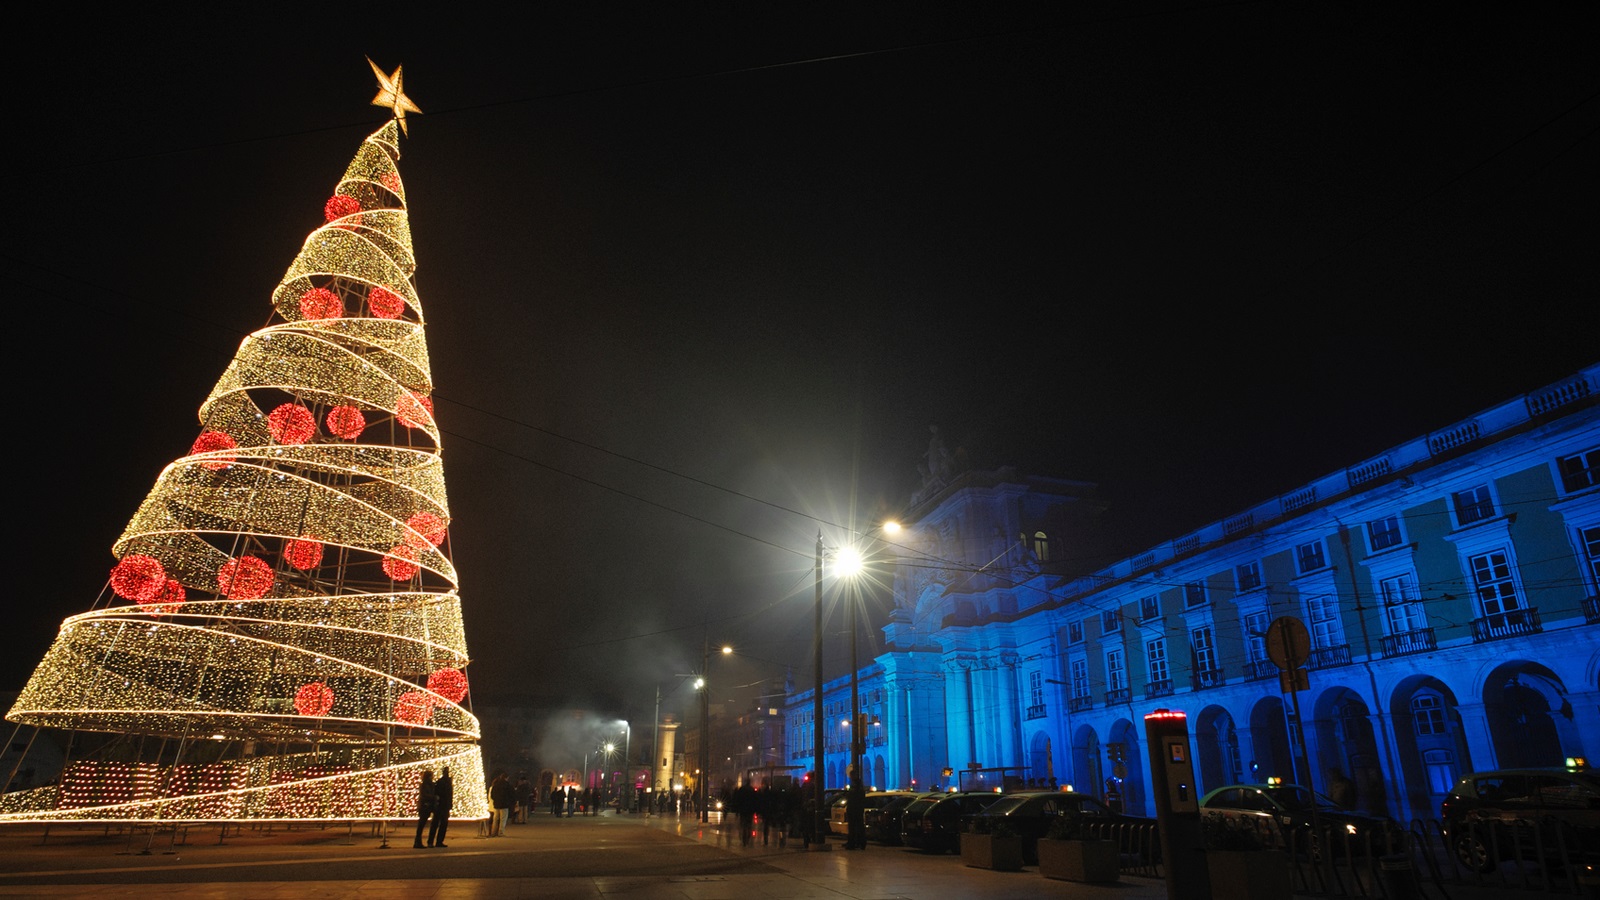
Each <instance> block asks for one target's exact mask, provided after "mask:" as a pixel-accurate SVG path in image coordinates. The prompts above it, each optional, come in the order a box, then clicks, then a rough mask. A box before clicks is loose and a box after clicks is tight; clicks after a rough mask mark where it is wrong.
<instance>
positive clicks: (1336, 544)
mask: <svg viewBox="0 0 1600 900" xmlns="http://www.w3.org/2000/svg"><path fill="white" fill-rule="evenodd" d="M1597 400H1600V365H1597V366H1594V367H1590V368H1588V369H1585V370H1584V371H1583V372H1581V373H1579V374H1578V375H1576V376H1574V377H1572V378H1570V379H1567V380H1564V381H1562V382H1560V383H1557V384H1554V385H1551V386H1549V387H1548V388H1545V389H1544V390H1540V391H1536V392H1534V393H1531V394H1528V395H1526V396H1522V397H1517V398H1513V399H1511V400H1508V401H1506V402H1505V403H1502V404H1500V405H1498V406H1495V407H1493V408H1490V409H1487V410H1484V411H1482V412H1480V413H1478V414H1477V415H1474V416H1472V417H1471V418H1469V419H1467V420H1465V421H1462V422H1457V423H1455V424H1453V425H1450V426H1448V427H1446V428H1443V429H1440V430H1438V431H1434V432H1430V433H1428V434H1425V435H1422V436H1420V437H1418V438H1416V439H1414V440H1411V441H1409V442H1407V443H1404V444H1402V445H1400V446H1398V447H1394V448H1392V449H1390V450H1387V451H1385V452H1383V453H1380V454H1378V455H1376V456H1373V457H1371V458H1368V459H1364V460H1359V461H1355V462H1354V463H1353V464H1352V465H1351V466H1350V467H1349V468H1346V469H1343V470H1341V471H1338V472H1333V473H1330V474H1328V475H1327V476H1324V477H1323V478H1320V479H1318V480H1316V481H1314V482H1312V483H1310V484H1306V485H1301V486H1299V487H1296V488H1294V489H1292V490H1289V491H1286V492H1285V493H1283V494H1281V495H1279V496H1277V497H1275V498H1273V499H1271V500H1269V501H1267V502H1265V503H1261V504H1258V505H1256V506H1254V507H1251V508H1249V509H1244V510H1241V511H1240V512H1239V513H1237V514H1235V515H1232V516H1229V517H1228V518H1226V519H1224V520H1222V521H1220V522H1215V523H1212V524H1211V525H1208V526H1206V527H1204V528H1201V529H1199V530H1197V531H1194V532H1192V533H1189V534H1186V535H1182V536H1179V537H1176V538H1174V539H1172V540H1170V541H1167V542H1164V543H1162V544H1160V545H1158V546H1156V547H1152V548H1150V549H1148V550H1146V551H1144V552H1142V553H1139V554H1137V555H1135V556H1132V557H1130V558H1127V559H1123V560H1121V561H1119V562H1117V563H1116V564H1114V565H1111V566H1109V567H1106V568H1104V569H1102V570H1100V571H1096V572H1089V573H1084V572H1074V571H1072V570H1071V568H1070V566H1069V565H1066V564H1065V562H1066V561H1070V560H1071V559H1073V558H1076V557H1078V556H1079V554H1080V552H1081V548H1082V547H1083V546H1084V545H1085V542H1086V541H1088V540H1090V539H1091V538H1092V537H1093V535H1092V512H1093V510H1094V501H1093V499H1092V493H1091V492H1090V490H1089V486H1087V485H1082V484H1081V483H1074V482H1063V481H1053V480H1049V479H1040V478H1031V477H1026V476H1024V475H1021V474H1019V473H1017V472H1015V471H1013V470H1010V469H1000V470H996V471H987V472H980V471H957V470H955V469H954V468H952V467H951V466H950V465H948V460H947V461H946V464H945V465H942V466H934V465H931V464H930V467H929V468H928V470H925V472H924V477H925V479H926V480H927V483H926V484H925V486H924V489H923V490H922V491H921V492H920V493H919V495H918V496H917V497H915V498H914V499H913V504H912V507H913V508H912V509H911V511H910V514H909V517H908V519H907V520H906V521H905V523H904V524H905V525H906V526H907V530H906V531H904V532H902V534H901V536H899V537H897V538H896V540H895V542H894V543H895V544H896V545H899V546H900V547H903V548H909V549H908V550H898V551H895V552H898V553H899V556H898V558H897V559H896V562H895V575H894V601H895V609H894V611H893V613H892V615H891V616H890V619H889V622H888V624H887V625H886V626H885V627H884V637H885V649H884V651H883V652H882V653H881V654H880V655H878V656H877V657H876V658H875V659H873V660H872V661H871V662H870V663H868V664H867V665H865V666H864V667H863V668H862V669H861V671H860V672H859V679H860V696H861V701H862V709H861V710H860V712H862V713H863V714H865V715H866V716H867V721H868V722H869V723H873V724H871V725H870V726H869V727H871V728H872V731H871V732H870V733H869V735H868V738H867V747H866V750H867V752H866V771H867V774H868V781H869V782H870V783H872V784H874V785H876V786H879V787H909V786H911V785H913V784H915V785H916V786H917V787H927V786H933V785H942V784H945V783H954V782H955V781H956V779H957V777H959V776H958V775H957V774H952V775H949V776H946V775H944V774H943V773H944V771H945V770H946V769H950V770H963V769H969V770H976V769H985V770H998V769H1006V770H1008V773H1007V774H1010V775H1013V776H1015V777H1017V778H1020V779H1022V780H1023V781H1024V782H1028V781H1031V782H1033V783H1036V784H1045V785H1052V784H1054V785H1067V784H1071V785H1073V786H1074V787H1075V788H1076V789H1077V790H1080V791H1084V792H1088V793H1093V794H1096V795H1099V796H1102V797H1111V796H1113V795H1114V796H1115V799H1119V800H1120V801H1121V802H1122V804H1123V805H1124V806H1125V807H1126V808H1127V809H1128V810H1129V811H1130V812H1144V813H1147V814H1153V813H1154V808H1153V806H1152V805H1151V800H1150V787H1149V779H1148V776H1147V773H1146V769H1147V768H1148V762H1147V756H1146V752H1147V751H1146V747H1145V745H1144V740H1143V734H1144V732H1143V717H1144V716H1145V715H1146V714H1147V713H1149V712H1151V711H1153V710H1155V709H1158V708H1168V709H1174V710H1182V711H1184V712H1186V713H1187V716H1188V724H1189V729H1190V733H1191V740H1192V743H1193V747H1194V752H1195V762H1196V772H1197V775H1198V777H1199V780H1200V786H1199V787H1200V790H1201V791H1204V790H1208V789H1210V788H1213V787H1216V786H1218V785H1221V784H1227V783H1232V782H1240V781H1243V782H1259V781H1264V780H1265V779H1266V778H1267V777H1269V776H1281V777H1283V778H1284V779H1286V780H1291V781H1299V782H1302V783H1309V784H1310V785H1311V786H1312V787H1314V788H1316V789H1318V790H1321V791H1324V792H1326V786H1327V780H1328V779H1329V777H1330V770H1334V769H1337V770H1338V771H1339V772H1340V773H1342V774H1343V775H1345V776H1347V777H1349V778H1350V779H1352V780H1353V781H1354V782H1355V784H1356V800H1355V803H1356V805H1357V806H1359V807H1362V808H1365V809H1369V810H1373V811H1382V812H1387V813H1388V814H1390V815H1393V816H1395V817H1397V818H1400V819H1410V818H1413V817H1422V816H1426V817H1436V816H1437V815H1438V810H1439V801H1440V799H1441V798H1442V796H1443V794H1444V793H1445V791H1446V790H1448V788H1449V787H1450V785H1451V784H1452V783H1453V782H1454V780H1455V779H1456V778H1457V777H1458V776H1459V775H1461V774H1464V773H1466V772H1470V771H1473V770H1483V769H1489V768H1501V767H1508V766H1522V765H1559V764H1561V763H1562V762H1563V760H1564V759H1565V758H1567V757H1576V756H1587V757H1590V758H1596V757H1600V689H1597V682H1600V601H1597V599H1596V598H1597V595H1600V406H1597ZM933 455H934V451H933V450H932V449H930V462H931V461H932V458H933ZM890 549H893V548H892V547H891V548H890ZM1291 620H1292V622H1291ZM1300 627H1303V628H1304V629H1305V635H1306V642H1305V643H1306V648H1307V652H1306V654H1305V656H1306V659H1305V670H1306V673H1305V683H1304V685H1303V687H1302V689H1299V690H1296V691H1285V690H1283V689H1282V686H1281V685H1280V670H1279V668H1278V666H1277V665H1276V664H1275V663H1274V662H1273V661H1272V659H1271V658H1270V655H1269V650H1270V649H1271V648H1272V647H1273V645H1274V644H1275V643H1282V644H1283V646H1285V647H1288V648H1291V649H1292V648H1293V647H1294V646H1295V645H1296V641H1294V640H1287V641H1286V640H1284V635H1285V634H1292V630H1294V629H1298V628H1300ZM1274 628H1276V629H1278V633H1277V636H1276V637H1275V636H1274ZM823 698H824V706H825V710H826V715H827V722H826V725H827V727H826V728H824V734H825V738H824V740H825V742H826V747H825V751H826V760H827V767H826V768H827V771H826V773H825V776H826V779H827V785H828V786H829V787H833V786H836V785H842V784H844V783H845V780H846V779H845V766H846V764H847V756H848V746H849V744H848V740H849V737H848V726H847V723H848V722H849V721H850V718H851V717H850V714H849V679H848V677H846V678H841V679H836V680H834V681H832V682H830V683H829V684H827V685H826V686H825V687H824V690H823ZM1297 703H1298V709H1299V718H1298V720H1297V718H1296V715H1295V708H1296V704H1297ZM812 709H813V705H812V692H811V691H810V690H805V691H799V692H791V693H790V695H789V697H788V700H787V717H786V721H787V740H786V752H787V754H788V759H789V762H790V763H791V764H794V765H801V766H805V767H806V768H807V769H809V768H811V764H812V759H813V751H812V748H813V743H812V735H813V723H812ZM1302 721H1303V722H1304V727H1303V728H1302V727H1301V726H1300V722H1302ZM1301 748H1304V752H1305V759H1304V760H1303V761H1301V760H1300V759H1299V757H1300V751H1301Z"/></svg>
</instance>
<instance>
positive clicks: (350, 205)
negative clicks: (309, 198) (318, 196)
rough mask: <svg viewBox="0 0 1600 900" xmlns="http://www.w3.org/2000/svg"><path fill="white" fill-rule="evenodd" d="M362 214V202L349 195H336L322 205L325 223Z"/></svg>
mask: <svg viewBox="0 0 1600 900" xmlns="http://www.w3.org/2000/svg"><path fill="white" fill-rule="evenodd" d="M358 212H361V201H360V200H357V199H356V198H354V197H351V196H349V195H347V194H334V195H333V196H332V197H329V198H328V202H327V203H324V204H322V217H323V219H324V220H325V221H328V222H332V221H333V220H334V219H342V218H344V217H345V216H353V215H355V214H356V213H358Z"/></svg>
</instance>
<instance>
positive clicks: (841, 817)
mask: <svg viewBox="0 0 1600 900" xmlns="http://www.w3.org/2000/svg"><path fill="white" fill-rule="evenodd" d="M900 796H905V797H916V796H918V795H917V794H915V793H912V792H911V791H868V792H867V793H866V794H865V795H864V796H863V797H862V807H861V809H862V814H863V816H864V818H865V820H866V821H869V822H870V821H871V819H872V816H873V813H875V812H876V811H877V810H878V809H879V808H880V807H882V806H883V804H884V803H886V802H888V801H889V800H890V799H891V798H894V797H900ZM828 831H830V832H832V833H833V834H837V835H848V834H849V833H850V792H849V791H848V790H846V791H843V792H841V793H840V794H839V796H837V797H835V798H834V800H833V804H832V805H831V806H829V807H828ZM868 836H869V837H870V836H871V834H870V826H869V833H868Z"/></svg>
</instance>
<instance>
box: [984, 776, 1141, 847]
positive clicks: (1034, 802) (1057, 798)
mask: <svg viewBox="0 0 1600 900" xmlns="http://www.w3.org/2000/svg"><path fill="white" fill-rule="evenodd" d="M1064 816H1072V817H1075V818H1077V819H1078V820H1079V822H1080V823H1081V824H1083V825H1085V826H1088V827H1089V828H1090V830H1091V831H1097V832H1099V833H1101V834H1104V835H1105V836H1107V837H1110V836H1111V832H1112V829H1111V827H1110V826H1112V825H1129V826H1133V825H1138V826H1150V827H1151V828H1152V829H1153V828H1154V827H1155V824H1156V820H1155V819H1151V818H1147V817H1145V816H1130V815H1124V814H1123V813H1118V812H1112V811H1111V809H1110V807H1107V806H1106V805H1105V804H1104V803H1101V802H1100V801H1099V800H1097V799H1095V798H1094V797H1091V796H1090V795H1088V794H1079V793H1076V792H1072V791H1019V792H1017V793H1014V794H1002V795H1001V796H1000V799H998V800H996V801H994V802H993V803H991V804H990V805H989V806H987V807H985V808H984V810H983V811H982V812H980V813H978V814H977V815H974V816H973V817H972V820H971V823H970V824H971V825H972V826H973V827H974V828H975V829H976V830H978V831H992V830H993V829H994V826H995V825H996V824H998V823H999V822H1002V821H1003V822H1006V823H1007V824H1009V825H1010V826H1011V827H1012V830H1014V831H1015V832H1016V833H1017V834H1018V835H1020V836H1021V837H1022V859H1023V861H1024V862H1026V863H1027V864H1029V865H1036V864H1037V863H1038V862H1039V838H1041V837H1044V836H1045V834H1046V833H1047V832H1048V831H1049V830H1050V826H1051V825H1052V824H1053V823H1054V822H1056V821H1057V820H1058V819H1060V818H1062V817H1064ZM1096 826H1099V827H1096ZM1150 837H1151V838H1152V839H1151V840H1149V841H1147V842H1144V845H1145V846H1148V847H1152V848H1154V847H1158V846H1159V844H1158V843H1157V842H1156V841H1155V840H1154V839H1153V838H1154V834H1153V833H1152V834H1151V835H1150ZM1131 843H1134V842H1130V844H1131Z"/></svg>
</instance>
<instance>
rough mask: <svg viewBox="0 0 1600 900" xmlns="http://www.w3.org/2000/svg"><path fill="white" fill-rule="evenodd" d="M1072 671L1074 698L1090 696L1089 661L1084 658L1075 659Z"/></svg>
mask: <svg viewBox="0 0 1600 900" xmlns="http://www.w3.org/2000/svg"><path fill="white" fill-rule="evenodd" d="M1071 670H1072V675H1071V676H1070V677H1071V679H1072V696H1073V697H1080V698H1081V697H1087V696H1089V661H1088V660H1086V659H1082V658H1079V659H1074V660H1073V661H1072V665H1071Z"/></svg>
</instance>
